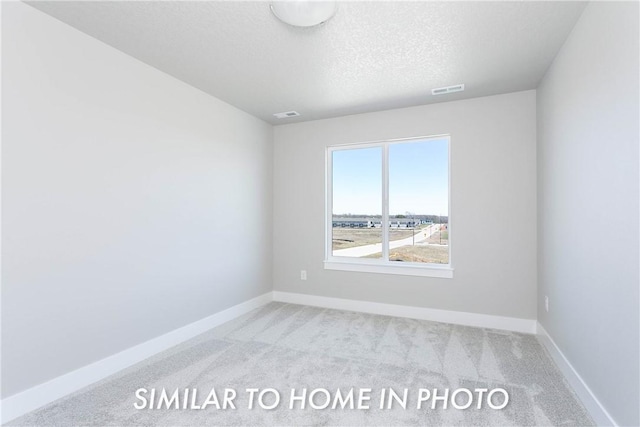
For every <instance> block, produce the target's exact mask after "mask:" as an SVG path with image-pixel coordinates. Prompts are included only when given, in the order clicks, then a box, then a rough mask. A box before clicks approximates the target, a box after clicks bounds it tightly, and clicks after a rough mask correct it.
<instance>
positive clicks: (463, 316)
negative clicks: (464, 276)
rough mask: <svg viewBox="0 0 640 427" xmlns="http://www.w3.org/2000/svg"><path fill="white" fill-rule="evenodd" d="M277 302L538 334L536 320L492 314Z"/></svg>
mask: <svg viewBox="0 0 640 427" xmlns="http://www.w3.org/2000/svg"><path fill="white" fill-rule="evenodd" d="M273 300H274V301H280V302H287V303H291V304H302V305H311V306H315V307H324V308H334V309H338V310H350V311H358V312H363V313H371V314H382V315H385V316H396V317H406V318H411V319H420V320H431V321H434V322H444V323H453V324H456V325H465V326H476V327H479V328H491V329H502V330H506V331H513V332H522V333H526V334H535V333H536V321H535V320H533V319H519V318H515V317H502V316H493V315H489V314H478V313H466V312H462V311H449V310H438V309H434V308H424V307H410V306H404V305H395V304H384V303H379V302H369V301H358V300H350V299H342V298H330V297H321V296H316V295H307V294H297V293H290V292H280V291H274V292H273Z"/></svg>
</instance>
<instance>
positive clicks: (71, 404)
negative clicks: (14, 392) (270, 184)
mask: <svg viewBox="0 0 640 427" xmlns="http://www.w3.org/2000/svg"><path fill="white" fill-rule="evenodd" d="M163 387H164V388H165V389H166V390H167V391H169V392H170V393H172V392H173V391H175V390H176V389H179V390H181V393H182V390H184V389H185V388H188V389H193V388H195V389H197V390H198V392H199V393H200V394H201V395H200V396H198V398H197V401H196V403H199V404H201V403H202V402H203V401H204V399H205V397H206V396H203V394H204V395H206V394H208V393H209V392H210V391H211V389H212V388H215V389H216V390H218V391H220V392H221V391H222V390H223V389H225V388H231V389H234V390H236V391H237V396H236V398H235V399H234V403H235V406H236V409H230V408H228V409H226V410H222V409H220V410H217V409H215V407H214V406H213V405H210V406H209V407H207V408H206V409H201V410H196V409H191V410H190V409H175V408H172V409H136V408H135V407H134V404H136V403H138V404H142V401H141V400H140V399H137V398H136V396H135V392H136V390H137V389H139V388H146V389H148V390H150V389H152V388H155V389H156V390H157V391H158V392H160V391H161V390H162V388H163ZM248 388H258V389H261V390H262V389H265V388H273V389H276V390H277V391H279V393H280V394H281V402H280V404H279V406H278V407H276V408H275V409H272V410H266V409H262V408H260V407H254V409H251V410H250V409H248V402H249V399H248V394H247V393H246V392H245V390H246V389H248ZM303 388H306V389H307V392H308V393H309V392H311V391H312V390H314V389H319V388H323V389H326V390H327V391H329V392H331V393H332V397H335V391H336V390H337V389H339V390H340V391H341V392H343V393H344V394H347V393H348V391H349V390H350V389H352V388H354V389H355V391H356V393H357V392H358V391H359V389H364V388H370V389H371V393H370V396H371V400H370V401H369V402H368V403H369V404H370V406H371V408H370V409H349V407H348V406H347V408H346V409H339V406H338V408H336V409H330V408H329V409H313V408H311V407H309V406H307V407H306V408H305V409H304V410H303V409H300V408H299V404H298V405H297V406H296V407H295V409H289V403H290V402H289V397H290V393H291V389H296V392H300V391H301V389H303ZM389 388H392V389H394V391H396V393H398V394H400V395H402V393H403V390H404V389H405V388H406V389H407V393H408V394H407V396H408V397H407V408H406V409H403V408H402V407H401V406H400V405H398V404H397V403H396V404H395V405H394V407H393V408H392V409H380V408H379V402H380V392H381V390H382V389H385V390H388V389H389ZM447 388H448V389H449V390H450V392H453V391H454V390H456V389H458V388H466V389H468V390H471V391H474V390H476V389H479V388H485V389H494V388H503V389H505V390H506V391H507V392H508V393H509V403H508V405H507V406H506V407H505V408H504V409H501V410H494V409H491V408H490V407H488V406H487V405H486V404H484V405H483V408H482V409H477V408H476V406H475V402H477V400H478V399H477V394H476V398H475V400H474V404H473V406H472V407H471V408H469V409H464V410H462V409H455V408H453V407H452V406H451V404H449V406H448V408H447V409H443V407H442V402H438V406H437V407H436V409H432V407H431V404H432V402H431V401H426V402H425V403H424V404H423V407H422V408H421V409H417V408H416V407H417V398H418V391H419V390H420V389H429V390H431V391H433V389H438V390H439V391H440V392H442V393H444V390H445V389H447ZM387 393H388V392H387ZM145 396H146V397H147V398H149V397H150V396H149V394H146V395H145ZM264 397H265V404H270V403H272V402H273V399H272V398H273V394H270V393H265V395H264ZM458 397H462V399H459V400H457V402H458V406H462V404H464V403H465V401H466V400H467V398H465V396H464V395H462V396H458ZM485 397H486V396H485ZM495 397H496V402H494V403H496V405H498V404H499V403H500V402H499V401H501V399H498V397H500V398H501V396H499V395H495ZM323 400H324V399H323V395H322V394H319V395H316V402H317V404H321V403H323ZM220 403H222V402H220ZM180 404H182V402H180ZM307 405H308V403H307ZM10 424H11V425H38V426H54V425H55V426H85V425H99V426H106V425H119V426H129V425H167V426H169V425H171V426H174V425H182V426H200V425H379V426H388V425H432V426H438V425H447V426H449V425H465V426H466V425H474V426H493V425H508V426H513V425H558V426H559V425H562V426H587V425H593V421H592V419H591V418H590V417H589V415H588V413H587V412H586V411H585V409H584V407H583V406H582V405H581V404H580V403H579V401H578V400H577V398H576V396H575V395H574V393H573V392H572V390H571V389H570V387H569V386H568V384H567V383H566V382H565V380H564V379H563V377H562V375H561V374H560V372H559V371H558V369H557V367H556V366H555V365H554V363H553V362H552V361H551V359H550V357H549V355H548V354H547V353H546V351H545V350H544V348H543V347H542V346H541V345H540V344H539V343H538V341H537V339H536V337H535V336H533V335H526V334H518V333H511V332H504V331H498V330H490V329H481V328H471V327H463V326H455V325H450V324H444V323H435V322H428V321H421V320H411V319H403V318H396V317H386V316H378V315H370V314H363V313H353V312H347V311H338V310H329V309H321V308H314V307H307V306H301V305H292V304H282V303H270V304H268V305H266V306H264V307H262V308H260V309H257V310H254V311H253V312H251V313H249V314H247V315H245V316H242V317H241V318H238V319H236V320H234V321H232V322H229V323H227V324H225V325H222V326H220V327H218V328H216V329H213V330H211V331H209V332H207V333H205V334H203V335H200V336H198V337H196V338H194V339H192V340H190V341H188V342H186V343H184V344H182V345H180V346H177V347H174V348H172V349H170V350H168V351H165V352H163V353H161V354H159V355H157V356H154V357H153V358H151V359H149V360H147V361H145V362H143V363H140V364H138V365H136V366H133V367H131V368H129V369H127V370H125V371H123V372H121V373H119V374H117V375H114V376H112V377H110V378H107V379H105V380H103V381H101V382H99V383H97V384H95V385H93V386H91V387H88V388H86V389H84V390H82V391H79V392H77V393H75V394H73V395H71V396H69V397H66V398H63V399H60V400H58V401H56V402H53V403H52V404H50V405H48V406H46V407H44V408H42V409H40V410H37V411H35V412H32V413H30V414H27V415H25V416H23V417H21V418H19V419H17V420H14V421H13V422H12V423H10Z"/></svg>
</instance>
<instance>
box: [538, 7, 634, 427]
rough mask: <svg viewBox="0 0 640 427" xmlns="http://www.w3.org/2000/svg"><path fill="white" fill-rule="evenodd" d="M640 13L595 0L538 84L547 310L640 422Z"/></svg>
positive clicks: (561, 338)
mask: <svg viewBox="0 0 640 427" xmlns="http://www.w3.org/2000/svg"><path fill="white" fill-rule="evenodd" d="M638 13H639V10H638V3H637V2H627V3H617V2H613V3H610V2H604V3H599V2H594V3H590V4H589V5H588V6H587V8H586V9H585V11H584V13H583V15H582V17H581V18H580V20H579V21H578V23H577V24H576V26H575V28H574V30H573V32H572V33H571V35H570V37H569V38H568V40H567V42H566V43H565V45H564V47H563V48H562V50H561V51H560V53H559V54H558V56H557V57H556V59H555V62H554V63H553V65H552V66H551V68H550V69H549V70H548V72H547V74H546V76H545V78H544V80H543V82H542V84H541V86H540V88H539V90H538V119H539V126H538V242H539V253H538V257H539V270H538V275H539V291H538V307H539V308H538V317H539V321H540V323H541V324H542V325H543V326H544V328H545V329H546V330H547V332H548V333H549V334H550V335H551V337H552V338H553V339H554V340H555V342H556V343H557V345H558V346H559V348H560V350H561V351H562V352H563V353H564V354H565V356H566V357H567V358H568V359H569V361H570V362H571V363H572V364H573V366H574V368H575V369H576V371H577V372H578V373H579V374H580V375H581V376H582V378H583V379H584V380H585V382H586V383H587V385H588V386H589V387H590V388H591V390H592V391H593V392H594V393H595V395H596V397H597V398H598V399H599V400H600V401H601V403H602V404H603V405H604V407H605V408H606V410H608V411H609V413H610V414H611V415H612V416H613V418H614V419H615V420H616V421H617V423H619V424H621V425H639V424H640V418H639V415H638V407H639V401H640V393H639V390H638V387H639V386H638V380H639V375H640V373H639V371H638V368H639V360H640V355H639V354H638V349H639V342H638V339H639V336H640V331H639V326H638V325H639V314H640V313H639V309H638V297H639V296H638V287H639V283H640V280H639V277H638V257H639V253H638V232H639V230H638V218H639V215H640V213H639V210H638V199H639V193H638V182H639V176H638V154H639V153H638V145H639V139H638V129H639V121H638V117H639V114H640V111H638V100H639V99H638V90H639V88H638V75H639V68H638V51H639V46H638V37H639V33H638ZM545 295H548V296H549V300H550V310H549V312H548V313H547V312H545V310H544V308H543V307H544V305H543V303H542V301H544V296H545Z"/></svg>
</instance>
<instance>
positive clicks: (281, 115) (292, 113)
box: [274, 111, 300, 119]
mask: <svg viewBox="0 0 640 427" xmlns="http://www.w3.org/2000/svg"><path fill="white" fill-rule="evenodd" d="M299 115H300V113H298V112H297V111H286V112H284V113H275V114H274V116H275V117H276V118H278V119H286V118H288V117H298V116H299Z"/></svg>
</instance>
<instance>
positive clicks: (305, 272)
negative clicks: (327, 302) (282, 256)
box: [300, 270, 307, 280]
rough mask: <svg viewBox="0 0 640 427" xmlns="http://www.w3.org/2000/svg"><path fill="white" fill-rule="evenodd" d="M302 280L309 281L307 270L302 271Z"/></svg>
mask: <svg viewBox="0 0 640 427" xmlns="http://www.w3.org/2000/svg"><path fill="white" fill-rule="evenodd" d="M300 280H307V270H300Z"/></svg>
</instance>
